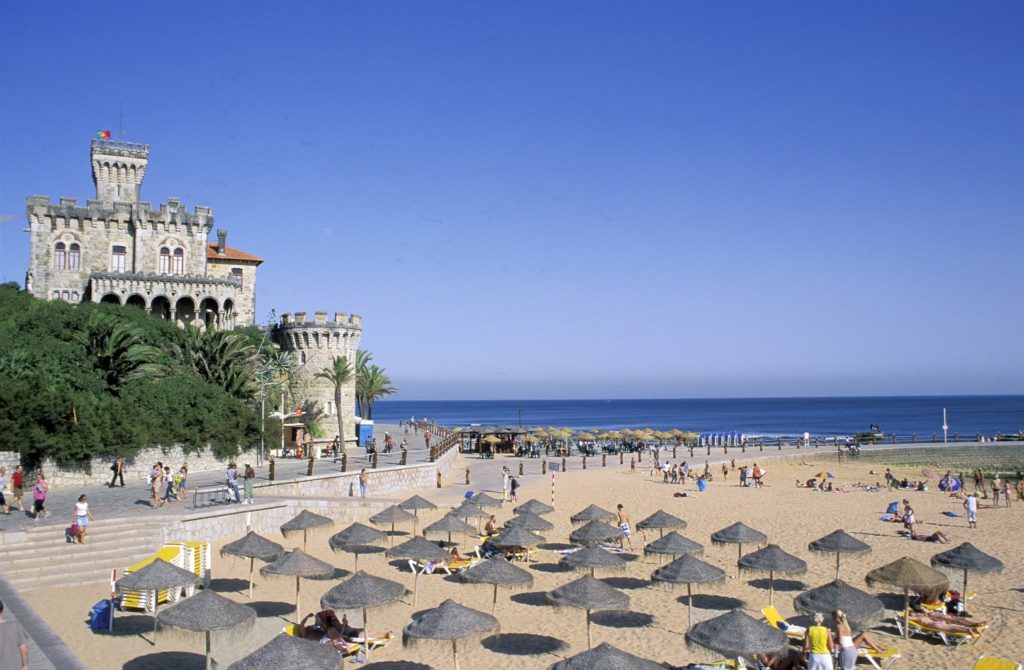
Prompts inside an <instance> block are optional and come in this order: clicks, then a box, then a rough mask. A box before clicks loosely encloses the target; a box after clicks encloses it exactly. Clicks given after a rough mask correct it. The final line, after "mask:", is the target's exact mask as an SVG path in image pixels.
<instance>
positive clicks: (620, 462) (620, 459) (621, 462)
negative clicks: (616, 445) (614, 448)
mask: <svg viewBox="0 0 1024 670" xmlns="http://www.w3.org/2000/svg"><path fill="white" fill-rule="evenodd" d="M622 458H623V456H622V452H621V451H620V452H619V465H622V464H623V463H625V461H624V460H622Z"/></svg>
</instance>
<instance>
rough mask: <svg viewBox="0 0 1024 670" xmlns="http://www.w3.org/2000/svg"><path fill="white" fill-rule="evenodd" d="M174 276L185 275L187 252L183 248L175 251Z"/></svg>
mask: <svg viewBox="0 0 1024 670" xmlns="http://www.w3.org/2000/svg"><path fill="white" fill-rule="evenodd" d="M174 274H176V275H183V274H185V250H184V249H182V248H181V247H178V248H177V249H175V250H174Z"/></svg>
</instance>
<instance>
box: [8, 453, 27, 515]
mask: <svg viewBox="0 0 1024 670" xmlns="http://www.w3.org/2000/svg"><path fill="white" fill-rule="evenodd" d="M24 486H25V472H24V470H22V469H21V466H20V465H19V466H18V467H16V468H14V472H12V473H11V506H12V507H13V506H14V505H15V503H17V505H18V509H19V510H21V511H22V512H24V511H25V503H24V502H23V501H22V500H21V497H22V496H23V495H25V488H24Z"/></svg>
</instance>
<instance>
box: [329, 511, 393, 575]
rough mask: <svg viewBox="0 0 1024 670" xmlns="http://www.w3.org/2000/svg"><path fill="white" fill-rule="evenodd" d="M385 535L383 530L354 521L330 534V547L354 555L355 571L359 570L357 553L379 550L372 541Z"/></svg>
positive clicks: (370, 552)
mask: <svg viewBox="0 0 1024 670" xmlns="http://www.w3.org/2000/svg"><path fill="white" fill-rule="evenodd" d="M385 537H387V533H385V532H384V531H382V530H377V529H376V528H370V527H369V526H367V525H365V524H361V523H359V522H356V523H353V524H352V525H351V526H349V527H348V528H346V529H344V530H342V531H339V532H337V533H335V534H334V535H332V536H331V539H330V545H331V549H333V550H335V551H343V552H345V553H347V554H352V555H353V556H354V557H355V565H354V567H353V572H356V571H358V570H359V554H372V553H375V552H377V551H380V548H379V547H377V546H376V545H374V544H373V543H374V542H378V541H380V540H382V539H384V538H385Z"/></svg>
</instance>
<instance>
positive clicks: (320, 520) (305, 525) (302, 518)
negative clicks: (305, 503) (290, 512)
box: [281, 510, 334, 551]
mask: <svg viewBox="0 0 1024 670" xmlns="http://www.w3.org/2000/svg"><path fill="white" fill-rule="evenodd" d="M333 525H334V520H333V519H330V518H328V517H326V516H321V515H320V514H314V513H313V512H310V511H308V510H302V511H301V512H299V513H298V514H296V515H295V516H294V517H293V518H292V519H290V520H289V521H285V522H284V523H283V524H281V534H282V535H284V536H285V537H288V535H290V534H291V533H297V532H299V531H302V550H303V551H305V550H306V540H307V539H308V536H309V531H311V530H312V529H314V528H320V527H321V526H333Z"/></svg>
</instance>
